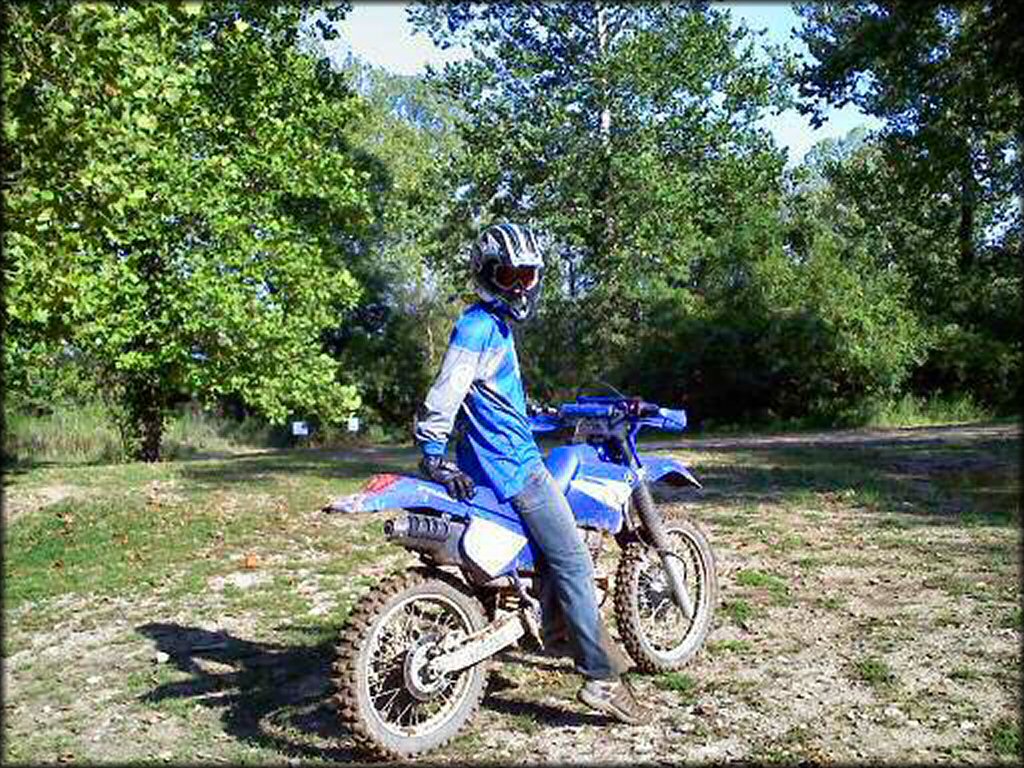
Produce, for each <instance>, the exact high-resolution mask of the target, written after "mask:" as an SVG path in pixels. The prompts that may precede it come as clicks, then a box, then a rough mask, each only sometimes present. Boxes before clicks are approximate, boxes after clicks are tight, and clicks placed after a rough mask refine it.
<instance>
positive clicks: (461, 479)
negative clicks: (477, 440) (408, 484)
mask: <svg viewBox="0 0 1024 768" xmlns="http://www.w3.org/2000/svg"><path fill="white" fill-rule="evenodd" d="M420 471H421V472H422V473H423V475H424V476H425V477H426V478H427V479H428V480H433V481H434V482H435V483H440V484H441V485H443V486H444V487H445V490H447V491H448V495H449V496H453V497H454V498H456V499H458V500H459V501H465V500H466V499H471V498H473V496H475V495H476V486H475V485H474V484H473V480H472V478H470V476H469V475H467V474H466V473H465V472H463V471H462V470H461V469H459V468H458V467H457V466H455V464H453V463H452V462H450V461H445V460H444V459H442V458H441V457H440V456H424V457H423V458H422V459H421V460H420Z"/></svg>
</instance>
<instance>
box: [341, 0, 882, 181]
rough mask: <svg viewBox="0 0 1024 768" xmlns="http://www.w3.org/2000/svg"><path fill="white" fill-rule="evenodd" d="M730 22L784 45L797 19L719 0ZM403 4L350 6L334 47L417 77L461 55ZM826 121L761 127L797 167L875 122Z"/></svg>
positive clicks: (779, 6) (777, 10) (780, 9)
mask: <svg viewBox="0 0 1024 768" xmlns="http://www.w3.org/2000/svg"><path fill="white" fill-rule="evenodd" d="M719 5H721V6H722V7H723V8H728V9H729V11H730V12H731V14H732V17H733V19H734V20H736V21H738V20H739V19H743V20H744V21H746V23H747V26H749V27H750V28H751V29H765V30H767V40H768V41H769V42H773V43H782V42H786V41H787V40H789V36H790V32H791V30H792V29H793V28H794V27H796V26H798V22H799V17H797V15H796V14H795V13H794V12H793V10H792V8H791V7H790V5H789V3H773V2H723V3H720V4H719ZM405 6H406V4H405V3H404V2H365V1H364V2H353V4H352V11H351V12H350V13H349V14H348V16H347V17H346V18H345V20H344V21H343V22H342V23H341V25H340V26H339V32H340V33H341V40H340V41H339V42H338V47H339V48H340V49H341V50H344V49H345V48H346V47H350V48H351V51H352V52H353V53H354V54H355V55H356V56H358V57H359V58H361V59H363V60H364V61H368V62H370V63H371V64H376V65H378V66H381V67H384V68H386V69H389V70H391V71H392V72H396V73H399V74H406V75H412V74H418V73H421V72H422V71H423V68H424V67H425V65H426V64H428V63H430V64H434V65H435V66H441V65H443V64H444V63H445V62H446V61H451V60H453V59H456V58H458V57H459V55H460V53H459V52H458V51H454V50H451V49H449V50H448V51H443V50H441V49H439V48H436V47H435V46H434V44H433V43H432V42H430V39H429V38H428V37H427V36H426V35H425V34H423V33H420V34H416V35H413V34H412V28H411V27H410V26H409V24H408V22H407V21H406V18H405ZM790 42H791V45H792V47H793V48H794V49H795V50H797V51H805V50H806V49H805V48H804V47H803V44H802V43H800V42H799V41H797V40H795V39H794V40H790ZM828 118H829V119H828V120H827V121H826V123H825V124H824V125H822V126H821V127H820V128H818V129H813V128H812V127H811V125H810V121H809V119H808V118H806V117H803V116H801V115H800V114H799V113H798V112H796V111H795V110H787V111H786V112H783V113H782V114H781V115H778V116H774V115H769V116H766V117H765V118H764V120H763V123H764V125H765V126H766V127H767V128H768V129H769V130H770V131H771V132H772V135H773V136H774V137H775V141H776V143H777V144H778V145H779V146H780V147H786V148H787V149H788V160H789V163H790V164H791V165H792V164H796V163H799V162H800V160H801V159H802V158H803V156H804V154H805V153H806V152H807V150H809V149H810V148H811V147H813V146H814V145H815V144H816V143H817V142H819V141H821V140H822V139H825V138H839V137H842V136H845V135H846V134H847V133H848V132H849V131H851V130H853V129H854V128H856V127H858V126H861V125H863V126H867V127H869V128H874V127H877V126H878V125H879V122H878V121H877V120H876V119H874V118H872V117H870V116H867V115H864V114H863V113H861V112H860V111H859V110H858V109H857V108H856V107H854V106H852V105H847V106H846V107H844V108H843V109H841V110H831V111H830V112H829V113H828Z"/></svg>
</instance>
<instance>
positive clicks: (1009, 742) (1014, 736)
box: [988, 717, 1024, 760]
mask: <svg viewBox="0 0 1024 768" xmlns="http://www.w3.org/2000/svg"><path fill="white" fill-rule="evenodd" d="M988 736H989V739H990V740H991V742H992V749H993V751H994V752H995V753H996V754H997V755H1000V756H1002V757H1011V758H1012V757H1015V758H1017V759H1018V760H1019V759H1022V757H1024V756H1022V755H1021V744H1020V725H1019V724H1018V723H1016V722H1014V721H1013V720H1011V719H1010V718H1008V717H1003V718H1000V719H999V720H997V721H996V722H995V723H994V724H993V725H992V727H991V728H990V729H989V733H988Z"/></svg>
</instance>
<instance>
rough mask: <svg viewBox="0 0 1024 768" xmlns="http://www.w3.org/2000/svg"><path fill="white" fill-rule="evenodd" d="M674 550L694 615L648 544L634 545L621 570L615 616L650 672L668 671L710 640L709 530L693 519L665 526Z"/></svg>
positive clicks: (713, 596)
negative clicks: (674, 593) (685, 607)
mask: <svg viewBox="0 0 1024 768" xmlns="http://www.w3.org/2000/svg"><path fill="white" fill-rule="evenodd" d="M665 534H666V535H667V536H668V539H669V541H670V542H671V544H672V551H673V552H675V553H676V554H677V555H679V557H680V558H681V561H682V564H683V571H684V581H685V583H686V588H687V590H688V591H689V593H690V599H691V601H692V602H693V607H694V614H693V618H692V619H687V618H686V617H685V616H684V615H683V612H682V611H681V610H680V609H679V606H678V605H676V602H675V600H674V599H673V596H672V588H671V586H670V585H669V583H668V579H667V578H666V575H665V571H664V568H663V566H662V564H661V558H660V557H659V556H658V554H657V553H656V552H655V551H654V550H653V549H651V548H650V547H648V546H645V545H643V544H640V543H633V544H630V545H629V546H628V547H627V548H626V549H625V551H624V552H623V553H622V557H621V559H620V560H619V566H618V568H617V570H616V573H615V620H616V623H617V624H618V628H619V634H620V635H621V636H622V642H623V644H624V645H625V646H626V650H627V651H628V652H629V655H630V656H631V657H632V659H633V661H635V662H636V665H637V667H638V668H639V669H640V670H642V671H644V672H667V671H670V670H674V669H679V668H680V667H682V666H683V665H684V664H686V663H687V662H688V661H689V660H690V659H691V658H693V656H694V655H695V654H696V653H697V652H698V651H699V650H700V649H701V647H702V646H703V645H704V641H705V639H706V638H707V635H708V632H709V631H710V629H711V621H712V618H713V615H714V609H715V604H716V602H717V600H718V578H717V575H716V572H715V557H714V553H713V552H712V550H711V545H710V544H709V543H708V540H707V537H706V536H705V535H704V533H703V532H702V531H701V530H700V529H699V528H698V527H697V526H696V525H695V524H694V523H692V522H690V521H688V520H674V521H672V522H671V523H667V524H666V525H665Z"/></svg>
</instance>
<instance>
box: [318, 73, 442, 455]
mask: <svg viewBox="0 0 1024 768" xmlns="http://www.w3.org/2000/svg"><path fill="white" fill-rule="evenodd" d="M342 71H343V72H344V73H345V75H346V76H347V77H348V79H349V80H350V81H351V82H353V83H355V84H357V87H358V88H359V91H360V93H361V95H362V96H363V98H364V101H365V105H366V108H365V110H364V113H363V117H362V119H361V120H360V121H359V122H358V123H356V124H355V125H353V127H352V130H351V131H350V133H349V138H350V140H351V142H352V144H353V147H355V148H357V150H358V151H359V152H361V153H364V154H365V156H366V157H367V158H373V161H374V162H375V163H376V167H375V172H374V175H373V177H372V179H371V189H372V195H371V197H372V201H373V205H374V208H375V216H374V223H373V226H372V227H371V228H370V229H369V230H368V232H367V233H366V234H365V236H364V237H363V238H362V239H361V241H360V243H359V247H358V248H357V249H355V254H354V256H355V258H353V260H352V261H351V262H350V268H351V269H352V272H353V274H354V275H355V276H356V278H357V279H358V280H359V283H360V285H361V286H362V287H363V293H362V296H361V298H360V301H359V304H358V306H357V307H356V309H355V310H354V312H353V314H352V317H351V321H350V322H348V323H347V324H346V325H345V326H344V327H342V328H338V329H335V331H333V332H332V333H331V334H330V335H329V348H330V349H331V350H332V354H334V355H336V356H337V357H338V359H339V360H341V361H342V365H343V367H344V368H345V369H346V370H348V371H350V372H351V374H352V378H353V381H354V383H356V384H357V386H358V387H359V392H360V396H361V400H362V407H361V410H360V413H361V415H362V416H363V418H364V419H365V420H366V421H367V422H368V423H370V424H371V425H378V424H380V425H386V426H387V427H389V428H393V429H395V428H397V429H396V431H398V430H400V431H401V434H402V437H403V438H404V437H407V436H408V432H409V426H410V423H411V422H410V419H411V415H412V414H413V412H414V411H415V410H416V407H417V405H418V404H419V402H420V401H421V400H422V398H423V395H424V393H425V392H426V390H427V388H428V387H429V385H430V377H431V374H432V373H433V372H434V370H436V367H437V366H438V365H439V363H440V359H441V355H442V354H443V352H444V348H445V342H446V341H447V338H448V332H449V330H450V326H451V324H452V322H453V320H454V318H455V316H456V312H457V310H458V307H457V306H454V305H453V304H452V302H451V300H450V296H449V293H450V291H449V290H446V289H445V287H444V285H443V284H442V283H439V281H438V280H437V279H436V275H435V273H434V270H433V269H432V268H431V263H432V262H437V261H441V260H443V259H444V254H443V253H441V252H439V251H438V250H437V249H438V245H437V243H436V241H435V240H434V239H433V237H432V235H433V229H434V227H435V225H436V222H437V221H438V220H439V219H440V218H441V217H442V216H443V214H444V211H445V209H446V207H447V206H448V205H449V200H450V198H451V195H452V192H453V189H452V185H451V179H450V177H449V176H448V175H447V174H445V173H444V168H445V167H446V166H447V164H448V162H449V158H450V157H452V156H453V155H454V154H455V153H457V152H458V148H459V145H458V142H457V137H456V136H455V135H454V132H453V130H452V127H451V118H450V108H451V105H450V104H449V103H448V102H447V101H446V100H445V99H443V97H442V96H441V95H439V94H437V93H436V92H435V91H433V90H432V89H430V88H428V87H427V84H426V83H425V82H424V80H423V78H421V77H418V76H403V75H393V74H390V73H388V72H387V71H385V70H382V69H380V68H377V67H373V66H370V65H368V64H364V63H362V62H360V61H358V60H357V59H355V58H353V57H351V56H350V57H349V59H348V60H347V61H346V62H345V63H344V65H343V67H342Z"/></svg>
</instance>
